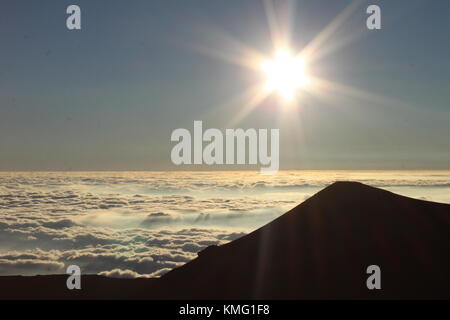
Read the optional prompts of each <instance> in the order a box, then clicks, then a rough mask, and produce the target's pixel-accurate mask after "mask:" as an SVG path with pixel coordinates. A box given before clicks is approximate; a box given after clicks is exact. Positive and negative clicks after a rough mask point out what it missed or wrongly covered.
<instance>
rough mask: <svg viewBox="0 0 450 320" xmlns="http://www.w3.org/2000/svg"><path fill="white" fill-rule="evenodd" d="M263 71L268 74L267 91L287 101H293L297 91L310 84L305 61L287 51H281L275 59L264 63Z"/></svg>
mask: <svg viewBox="0 0 450 320" xmlns="http://www.w3.org/2000/svg"><path fill="white" fill-rule="evenodd" d="M262 69H263V71H264V72H265V74H266V90H267V91H268V92H276V93H278V94H279V95H280V96H281V97H282V98H283V99H285V100H287V101H292V100H293V99H294V97H295V91H296V90H297V89H299V88H302V87H304V86H305V85H306V84H307V83H308V77H307V76H306V74H305V65H304V60H303V59H302V57H301V56H298V55H297V56H295V55H292V54H291V53H290V52H289V51H287V50H279V51H278V52H277V54H276V56H275V58H274V59H272V60H267V61H264V62H263V63H262Z"/></svg>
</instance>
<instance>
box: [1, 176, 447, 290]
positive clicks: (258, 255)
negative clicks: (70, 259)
mask: <svg viewBox="0 0 450 320" xmlns="http://www.w3.org/2000/svg"><path fill="white" fill-rule="evenodd" d="M370 265H378V266H379V267H380V268H381V290H369V289H368V288H367V286H366V280H367V278H368V277H369V275H368V274H367V273H366V269H367V267H368V266H370ZM66 278H67V276H65V275H58V276H36V277H0V287H2V288H11V290H9V289H7V290H2V291H1V292H0V298H63V299H69V298H84V299H111V298H135V299H136V298H137V299H406V298H414V299H416V298H425V299H427V298H430V299H431V298H435V299H436V298H447V299H449V298H450V205H448V204H439V203H433V202H428V201H422V200H416V199H411V198H407V197H403V196H400V195H396V194H394V193H391V192H388V191H385V190H382V189H377V188H373V187H369V186H366V185H364V184H361V183H356V182H336V183H334V184H332V185H330V186H329V187H327V188H325V189H323V190H322V191H320V192H318V193H317V194H316V195H314V196H313V197H311V198H310V199H308V200H306V201H305V202H303V203H302V204H300V205H298V206H296V207H295V208H293V209H292V210H290V211H288V212H287V213H285V214H284V215H282V216H280V217H279V218H277V219H275V220H274V221H272V222H270V223H268V224H267V225H265V226H263V227H261V228H260V229H258V230H255V231H254V232H252V233H250V234H248V235H246V236H244V237H242V238H240V239H237V240H235V241H232V242H230V243H228V244H225V245H222V246H218V247H217V246H213V247H209V248H207V249H205V250H204V251H202V252H200V253H199V256H198V257H197V258H196V259H194V260H192V261H190V262H188V263H186V264H185V265H183V266H181V267H179V268H176V269H174V270H172V271H170V272H169V273H167V274H166V275H164V276H163V277H161V278H159V279H108V278H104V277H100V276H95V275H92V276H84V277H83V278H82V288H83V289H82V290H79V291H78V292H77V291H76V290H73V291H69V290H67V289H66V286H65V280H66ZM35 288H40V289H39V290H37V289H35Z"/></svg>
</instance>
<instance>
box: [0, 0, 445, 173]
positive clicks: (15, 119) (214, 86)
mask: <svg viewBox="0 0 450 320" xmlns="http://www.w3.org/2000/svg"><path fill="white" fill-rule="evenodd" d="M361 2H362V5H361V6H360V7H359V8H357V9H356V10H355V11H354V12H353V14H352V15H351V16H350V17H348V19H346V20H345V21H344V23H343V24H342V25H341V26H340V28H339V29H338V30H336V32H334V33H333V34H332V35H331V37H330V38H329V39H327V41H326V42H325V43H324V44H323V45H322V46H321V47H319V49H318V53H324V52H327V49H328V48H334V47H336V46H338V47H339V50H334V51H331V52H329V53H328V54H326V55H324V56H323V57H322V58H321V59H317V60H316V61H315V62H314V63H313V64H311V65H310V66H309V67H310V71H311V73H313V74H315V75H318V76H320V77H321V78H324V79H327V80H328V81H331V82H333V83H336V84H339V85H340V86H345V87H347V88H358V92H366V93H368V94H366V95H364V97H361V95H355V94H348V93H347V94H344V93H342V92H336V91H324V92H319V93H320V95H319V96H317V95H314V94H305V95H304V96H303V95H302V99H301V100H300V101H299V107H298V108H296V110H295V112H294V111H292V110H287V111H286V110H283V109H282V108H279V107H278V106H277V103H278V102H277V100H275V99H271V98H270V97H269V98H268V99H267V100H265V101H263V102H262V103H261V105H260V106H258V107H257V108H255V109H254V110H253V111H252V113H251V114H250V115H249V116H248V117H246V118H245V119H243V120H242V121H241V122H240V123H239V124H238V126H239V127H243V128H280V139H281V158H280V165H281V168H317V169H339V168H346V169H357V168H358V169H359V168H367V169H391V168H395V169H401V168H427V169H437V168H447V169H450V167H449V166H450V165H449V163H450V106H449V101H450V92H449V90H448V88H449V87H450V86H449V85H450V59H449V57H450V41H449V40H448V33H449V31H450V19H449V12H450V3H449V2H448V1H446V0H435V1H432V2H431V1H422V0H420V1H417V0H411V1H406V0H402V1H395V2H394V1H375V0H374V1H361ZM274 3H275V7H276V8H277V12H278V13H279V15H278V16H279V18H280V21H281V22H280V23H284V22H285V15H283V12H284V11H283V10H284V9H283V8H286V5H287V3H288V1H275V2H274ZM349 3H350V1H334V0H333V1H331V0H328V1H317V0H315V1H291V6H290V7H289V8H291V9H290V13H291V16H292V17H295V22H294V23H293V24H292V26H291V37H292V41H291V45H292V47H293V48H295V49H296V50H297V51H301V50H302V48H303V47H304V46H306V45H307V44H308V43H310V41H311V40H313V39H314V38H315V37H316V36H317V35H318V34H319V33H320V32H321V31H322V30H323V29H324V28H325V27H326V26H327V25H328V24H329V23H330V22H331V21H333V19H334V18H335V17H336V16H337V15H338V14H339V13H340V12H342V11H343V10H344V9H345V8H346V7H347V6H348V5H349ZM70 4H78V5H79V6H80V7H81V10H82V30H81V31H68V30H67V29H66V27H65V19H66V17H67V15H66V14H65V9H66V7H67V6H68V5H70ZM369 4H378V5H380V6H381V9H382V29H381V30H379V31H369V30H367V29H366V28H365V19H366V17H367V15H366V13H365V9H366V7H367V6H368V5H369ZM225 34H226V35H228V36H229V37H230V38H232V39H235V40H237V41H239V42H241V43H244V44H245V45H247V46H250V47H252V48H254V49H256V50H257V51H258V52H261V53H263V54H265V55H270V54H271V53H272V51H273V46H272V42H271V38H270V29H269V27H268V23H267V19H266V14H265V10H264V5H263V2H262V1H257V0H239V1H237V0H236V1H234V0H227V1H206V0H189V1H172V0H165V1H130V2H125V1H112V0H111V1H81V0H80V1H56V0H54V1H47V0H46V1H39V2H38V1H33V2H30V1H24V0H17V1H11V0H9V1H2V3H1V4H0V41H1V44H2V45H1V50H0V65H1V68H0V115H1V116H0V150H1V153H0V170H166V169H167V170H170V169H176V167H175V166H174V165H172V164H171V161H170V150H171V148H172V147H173V144H172V143H171V142H170V134H171V132H172V131H173V130H174V129H176V128H181V127H183V128H188V129H192V126H193V121H194V120H203V121H204V126H206V127H214V128H221V129H223V128H225V126H226V124H227V123H229V122H230V120H231V119H232V118H233V117H234V116H235V115H236V114H238V113H239V112H240V111H241V110H242V108H243V102H242V101H236V100H232V97H234V96H236V95H238V94H239V93H241V92H243V91H244V90H245V88H247V87H248V86H249V85H251V84H253V83H255V82H258V81H260V80H261V74H259V73H258V72H255V71H254V70H249V69H246V68H242V67H241V66H238V65H234V64H231V63H228V62H226V61H223V60H220V59H217V58H215V57H213V56H211V55H208V54H205V53H204V52H201V51H200V50H197V49H198V48H199V46H200V45H202V46H205V47H208V48H211V49H213V50H215V51H218V52H224V53H227V54H229V53H233V55H234V56H236V57H238V58H239V55H240V52H239V51H236V50H234V49H233V48H232V47H231V46H230V44H229V43H228V42H225V41H222V39H223V38H222V37H220V36H219V35H225ZM352 38H354V39H353V40H352V41H349V42H346V40H348V39H352ZM226 101H228V102H227V103H225V102H226ZM280 117H282V118H283V117H284V118H286V119H287V120H285V121H284V122H282V123H280V122H279V121H278V120H277V119H279V118H280ZM177 169H178V168H177ZM185 169H189V168H185Z"/></svg>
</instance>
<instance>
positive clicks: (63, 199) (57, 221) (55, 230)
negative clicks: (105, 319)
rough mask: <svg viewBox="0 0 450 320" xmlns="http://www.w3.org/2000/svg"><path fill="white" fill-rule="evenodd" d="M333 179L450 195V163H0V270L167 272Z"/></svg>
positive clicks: (421, 194)
mask: <svg viewBox="0 0 450 320" xmlns="http://www.w3.org/2000/svg"><path fill="white" fill-rule="evenodd" d="M335 180H356V181H361V182H363V183H366V184H370V185H373V186H378V187H383V188H386V189H390V190H393V191H395V192H398V193H403V194H406V195H409V196H414V197H418V198H426V199H428V200H434V201H441V202H450V196H449V194H450V193H449V191H450V173H449V172H409V173H408V172H345V171H329V172H327V171H322V172H303V171H289V172H279V174H277V175H275V176H261V175H260V174H259V173H254V172H197V173H193V172H190V173H189V172H171V173H167V172H153V173H108V172H105V173H0V212H1V215H0V275H11V274H23V275H33V274H51V273H64V272H65V268H66V267H67V266H69V265H71V264H75V265H78V266H80V267H81V269H82V272H83V273H99V274H102V275H106V276H112V277H151V276H152V277H153V276H160V275H162V274H164V273H165V272H167V271H169V270H171V269H172V268H174V267H177V266H179V265H181V264H184V263H186V262H187V261H189V260H190V259H192V258H194V257H195V256H196V254H197V252H198V251H200V250H202V249H203V248H205V247H207V246H209V245H213V244H222V243H225V242H228V241H231V240H234V239H236V238H238V237H240V236H242V235H244V234H246V233H247V232H250V231H252V230H254V229H255V228H257V227H259V226H261V225H263V224H265V223H267V222H269V221H271V220H272V219H274V218H275V217H277V216H279V215H280V214H282V213H283V212H285V211H286V210H288V209H290V208H292V207H293V206H295V205H296V204H298V203H300V202H302V201H303V200H305V199H306V198H308V197H309V196H311V195H312V194H314V193H316V192H317V191H319V190H320V189H321V188H323V187H324V186H326V185H328V184H330V183H332V182H333V181H335Z"/></svg>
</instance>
